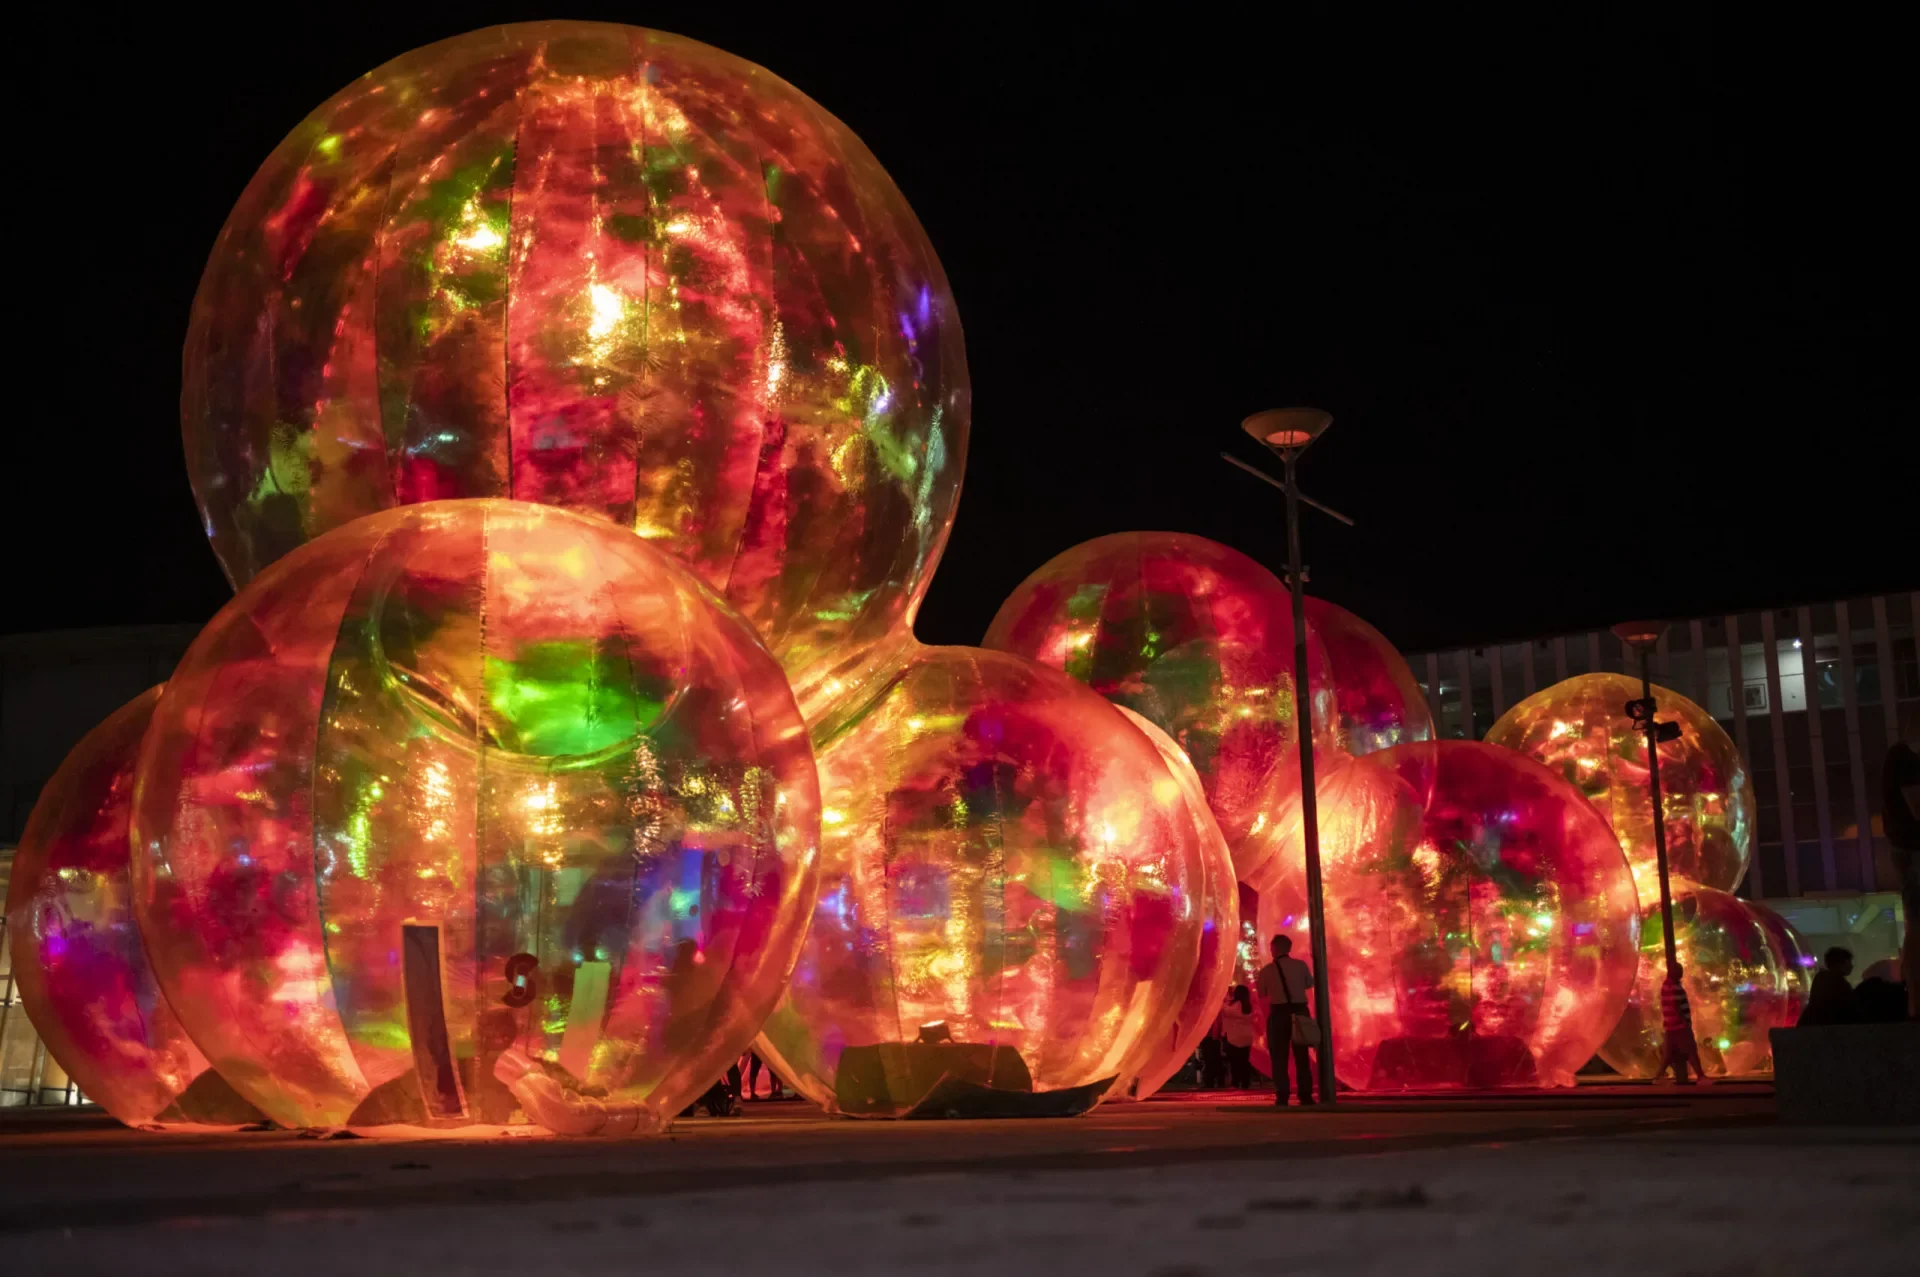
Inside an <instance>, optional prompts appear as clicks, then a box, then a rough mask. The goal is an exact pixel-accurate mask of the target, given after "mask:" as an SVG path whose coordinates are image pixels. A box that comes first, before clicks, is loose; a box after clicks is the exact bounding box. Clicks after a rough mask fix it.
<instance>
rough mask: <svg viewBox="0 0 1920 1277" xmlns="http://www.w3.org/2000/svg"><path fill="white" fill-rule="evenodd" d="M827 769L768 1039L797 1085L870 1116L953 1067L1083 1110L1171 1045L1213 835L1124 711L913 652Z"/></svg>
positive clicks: (1051, 677)
mask: <svg viewBox="0 0 1920 1277" xmlns="http://www.w3.org/2000/svg"><path fill="white" fill-rule="evenodd" d="M819 767H820V788H821V802H822V809H821V816H822V829H821V882H820V897H819V903H818V905H817V906H816V907H815V909H814V913H813V923H812V927H811V929H810V931H809V932H808V935H807V941H806V947H805V949H804V951H803V952H802V954H801V957H800V961H799V963H798V965H796V966H795V968H794V971H793V977H792V981H791V983H790V984H789V986H788V988H787V992H786V996H785V997H784V998H783V999H782V1001H781V1003H780V1005H779V1007H778V1008H777V1009H776V1010H775V1011H774V1013H773V1015H772V1017H771V1018H770V1019H769V1020H768V1021H767V1024H766V1027H765V1029H764V1031H763V1033H762V1035H761V1039H760V1046H759V1050H760V1051H761V1054H762V1056H763V1058H765V1059H767V1060H768V1061H769V1062H770V1063H771V1064H773V1066H774V1067H775V1068H776V1069H777V1070H778V1071H779V1072H780V1074H781V1076H783V1077H784V1078H786V1079H787V1081H788V1082H789V1083H790V1084H791V1085H793V1086H794V1088H795V1089H796V1090H798V1091H799V1092H800V1093H801V1094H803V1095H805V1096H807V1097H808V1098H809V1099H811V1100H813V1101H814V1102H815V1103H817V1104H820V1105H822V1106H823V1107H825V1108H826V1109H828V1111H830V1112H837V1113H845V1114H850V1115H863V1116H901V1115H904V1114H906V1113H909V1112H911V1111H913V1110H914V1108H915V1107H916V1106H917V1105H919V1104H921V1102H922V1101H927V1100H929V1097H930V1095H932V1093H933V1090H934V1088H935V1086H936V1084H938V1083H939V1082H940V1081H941V1079H942V1078H943V1077H945V1078H948V1079H950V1081H953V1082H959V1083H962V1084H965V1085H967V1086H969V1087H971V1088H973V1089H974V1090H975V1091H977V1092H981V1093H985V1094H986V1095H987V1098H989V1099H995V1100H996V1101H997V1102H1004V1103H1012V1102H1014V1101H1015V1100H1024V1099H1031V1098H1033V1097H1036V1096H1042V1095H1045V1094H1046V1093H1048V1092H1056V1091H1058V1092H1072V1091H1076V1090H1080V1089H1082V1088H1087V1089H1088V1090H1087V1095H1086V1102H1087V1103H1091V1102H1093V1101H1094V1099H1095V1098H1096V1096H1095V1095H1094V1093H1093V1091H1094V1090H1095V1089H1097V1087H1098V1085H1099V1084H1101V1083H1105V1082H1108V1081H1109V1080H1111V1079H1115V1078H1119V1077H1126V1078H1131V1077H1134V1076H1138V1075H1140V1073H1141V1072H1142V1071H1143V1070H1144V1068H1145V1067H1146V1066H1148V1065H1149V1064H1151V1063H1152V1062H1153V1061H1154V1060H1156V1059H1157V1058H1158V1057H1159V1055H1160V1054H1161V1053H1162V1052H1163V1051H1164V1050H1165V1049H1166V1043H1167V1042H1168V1040H1169V1039H1170V1038H1171V1036H1172V1030H1173V1022H1174V1020H1175V1017H1176V1016H1177V1015H1178V1014H1179V1013H1180V1009H1181V1007H1182V1006H1183V1005H1184V1003H1185V1001H1186V999H1187V998H1188V994H1189V990H1190V988H1191V986H1192V984H1193V978H1194V971H1195V969H1196V967H1197V965H1198V964H1199V961H1200V955H1201V945H1202V938H1203V933H1204V930H1205V924H1206V913H1205V909H1204V903H1205V901H1206V900H1207V899H1208V872H1209V870H1208V859H1207V852H1206V850H1205V842H1204V840H1205V837H1206V830H1205V828H1204V827H1203V826H1199V825H1198V824H1197V822H1196V821H1195V819H1194V815H1193V812H1192V811H1191V810H1190V808H1189V805H1188V804H1189V796H1188V795H1186V794H1185V793H1183V790H1182V786H1181V782H1180V779H1179V777H1178V776H1177V775H1176V774H1175V772H1174V771H1173V770H1171V769H1170V768H1169V766H1168V764H1167V763H1166V761H1165V760H1164V759H1163V758H1162V756H1161V754H1160V752H1159V750H1157V749H1156V748H1155V746H1154V743H1153V742H1152V741H1150V740H1148V739H1147V738H1146V737H1145V736H1144V735H1142V734H1141V733H1140V732H1139V731H1138V730H1137V729H1136V728H1135V727H1134V726H1133V725H1132V724H1131V723H1129V722H1128V721H1127V719H1126V717H1125V716H1124V715H1123V714H1121V713H1120V712H1119V711H1118V710H1116V709H1115V708H1114V707H1113V706H1112V705H1109V704H1108V703H1107V702H1106V701H1104V700H1102V699H1101V698H1100V697H1098V696H1095V695H1094V694H1093V693H1091V692H1089V691H1088V690H1087V689H1086V688H1084V687H1082V686H1080V685H1079V684H1078V683H1076V682H1074V681H1073V680H1072V679H1069V678H1067V677H1066V676H1064V675H1062V674H1060V673H1059V672H1058V671H1055V670H1051V669H1047V668H1046V667H1044V666H1041V665H1038V664H1035V663H1034V662H1031V661H1027V660H1023V659H1021V658H1019V657H1016V656H1010V655H1007V654H1006V653H1003V652H991V651H984V650H980V649H975V648H963V647H930V648H920V649H918V650H917V651H916V652H915V654H914V655H913V657H912V659H910V660H909V661H908V662H907V663H906V664H905V665H904V666H903V667H902V668H901V669H900V670H898V671H897V672H896V673H895V674H894V675H893V677H892V678H891V679H890V681H889V682H888V683H887V684H886V686H885V687H884V689H883V690H882V691H881V692H880V694H879V695H878V697H876V698H875V699H874V700H873V701H872V702H871V703H870V704H868V705H867V706H865V707H864V708H863V709H862V710H861V712H860V713H859V714H858V715H857V716H856V717H855V718H854V719H853V721H852V722H851V723H850V724H849V725H847V726H846V727H844V728H842V729H841V730H840V732H839V733H838V734H836V735H835V736H833V737H832V738H831V739H829V740H827V741H825V742H823V743H822V744H821V746H820V748H819ZM930 1102H935V1103H939V1102H940V1101H939V1098H938V1097H937V1096H934V1098H933V1100H932V1101H930Z"/></svg>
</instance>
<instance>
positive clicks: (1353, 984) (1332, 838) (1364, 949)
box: [1256, 740, 1637, 1091]
mask: <svg viewBox="0 0 1920 1277" xmlns="http://www.w3.org/2000/svg"><path fill="white" fill-rule="evenodd" d="M1315 789H1316V793H1317V797H1318V799H1319V813H1320V854H1321V861H1322V874H1323V881H1324V884H1325V897H1326V918H1327V949H1328V963H1329V967H1330V969H1331V970H1330V974H1331V976H1332V980H1331V983H1332V994H1333V1028H1334V1065H1335V1070H1336V1072H1337V1074H1338V1076H1339V1078H1340V1080H1341V1081H1343V1082H1345V1083H1346V1084H1347V1085H1348V1086H1351V1087H1354V1088H1356V1089H1359V1090H1372V1091H1392V1090H1408V1089H1424V1088H1429V1087H1461V1086H1470V1087H1489V1086H1532V1085H1541V1086H1570V1085H1572V1083H1573V1075H1574V1073H1575V1071H1577V1070H1578V1069H1579V1068H1580V1066H1581V1065H1583V1064H1585V1063H1586V1062H1587V1061H1588V1060H1589V1059H1590V1058H1591V1057H1592V1056H1593V1053H1594V1051H1595V1049H1596V1048H1597V1047H1598V1046H1599V1045H1600V1043H1601V1041H1602V1040H1604V1039H1605V1038H1606V1036H1607V1034H1608V1032H1609V1031H1610V1030H1611V1029H1612V1028H1613V1026H1614V1024H1615V1022H1616V1021H1617V1020H1618V1019H1619V1018H1620V1013H1621V1010H1622V1009H1623V1008H1624V1007H1625V1005H1626V1000H1627V995H1628V993H1629V992H1630V991H1631V989H1632V988H1633V980H1634V970H1635V962H1636V955H1635V948H1634V939H1635V920H1636V914H1637V902H1636V897H1635V894H1634V886H1633V875H1632V873H1631V871H1630V870H1629V869H1628V867H1627V862H1626V857H1625V856H1624V855H1622V854H1621V851H1620V846H1619V844H1618V843H1617V842H1616V841H1615V840H1614V837H1613V834H1612V833H1611V832H1610V831H1609V830H1608V828H1607V825H1606V822H1605V821H1604V820H1602V819H1601V818H1600V816H1599V814H1598V813H1597V812H1595V811H1594V810H1593V808H1592V807H1591V806H1590V805H1588V803H1587V802H1586V800H1585V799H1583V798H1582V797H1581V796H1580V793H1579V791H1577V790H1576V789H1574V788H1573V787H1572V786H1571V785H1569V784H1567V783H1566V782H1565V781H1563V780H1561V779H1560V778H1559V777H1558V776H1556V775H1555V774H1554V773H1552V772H1550V771H1548V770H1547V769H1546V768H1544V767H1542V766H1540V765H1539V764H1538V763H1535V762H1532V761H1531V760H1529V759H1526V758H1523V757H1521V756H1520V755H1518V754H1515V753H1512V752H1511V751H1508V750H1502V749H1496V748H1494V747H1493V746H1490V745H1484V744H1481V743H1479V742H1476V741H1458V740H1440V741H1427V742H1416V743H1412V744H1405V745H1396V746H1393V747H1391V748H1389V749H1385V750H1382V751H1380V752H1378V753H1375V754H1372V755H1369V756H1367V757H1363V758H1353V759H1344V760H1340V761H1339V762H1338V764H1337V765H1336V766H1335V767H1334V768H1333V770H1332V771H1331V772H1330V773H1329V774H1327V775H1326V776H1325V777H1324V778H1323V779H1321V780H1320V781H1319V783H1318V784H1317V785H1316V786H1315ZM1282 846H1283V848H1284V852H1283V854H1282V855H1280V856H1278V857H1277V858H1276V859H1275V860H1274V861H1273V862H1272V863H1271V865H1270V866H1269V871H1268V875H1267V876H1266V877H1265V878H1264V879H1263V880H1262V881H1261V882H1260V883H1258V884H1256V886H1257V887H1258V888H1259V891H1260V935H1261V940H1262V943H1263V944H1264V943H1265V942H1266V940H1267V939H1269V938H1270V937H1271V936H1273V935H1274V934H1276V933H1286V934H1290V935H1292V936H1293V937H1294V941H1295V950H1294V951H1295V953H1296V954H1297V955H1299V956H1306V953H1307V945H1308V942H1309V941H1310V940H1311V936H1310V934H1309V931H1308V927H1307V923H1306V919H1307V916H1308V911H1307V901H1306V881H1305V878H1306V875H1305V871H1304V867H1303V862H1302V853H1301V851H1300V840H1299V837H1298V832H1297V829H1296V830H1294V831H1293V832H1292V833H1291V835H1290V836H1289V837H1287V838H1286V839H1285V840H1284V841H1283V843H1282Z"/></svg>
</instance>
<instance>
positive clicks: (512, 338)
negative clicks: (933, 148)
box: [181, 22, 968, 715]
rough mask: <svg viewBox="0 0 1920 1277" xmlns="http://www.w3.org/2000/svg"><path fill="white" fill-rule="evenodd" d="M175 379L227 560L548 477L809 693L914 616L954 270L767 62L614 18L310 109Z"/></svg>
mask: <svg viewBox="0 0 1920 1277" xmlns="http://www.w3.org/2000/svg"><path fill="white" fill-rule="evenodd" d="M184 373H185V378H184V389H183V393H182V396H181V415H182V421H183V425H184V431H185V439H186V447H187V459H188V472H189V474H190V475H191V477H192V479H193V484H194V491H195V493H196V495H197V496H198V498H199V501H200V506H201V510H202V512H203V514H204V515H205V519H206V524H207V527H208V529H209V530H210V532H211V534H212V537H213V545H214V551H215V553H216V554H218V555H219V557H220V560H221V562H222V564H223V565H224V566H225V567H226V570H227V573H228V575H229V576H230V577H232V579H233V580H234V581H235V583H236V584H244V583H245V582H247V581H248V580H249V579H251V578H252V577H253V576H254V575H255V574H256V573H257V572H259V571H260V570H261V569H262V568H264V567H265V566H266V565H267V564H269V563H271V562H273V561H274V560H275V559H277V558H279V557H280V556H281V555H283V554H285V553H286V552H287V551H289V550H290V549H292V548H293V547H294V546H296V545H299V544H300V543H301V542H303V541H305V540H307V539H309V538H311V537H314V536H317V535H319V534H320V533H322V532H324V531H326V530H327V529H329V528H335V527H339V526H340V525H342V524H344V523H346V522H347V521H348V520H350V519H353V518H356V517H358V516H360V515H364V514H369V513H372V512H373V511H376V510H384V509H387V508H389V507H391V506H394V505H399V504H404V503H408V502H416V501H429V500H435V499H438V498H446V497H514V498H518V499H520V500H526V501H536V502H541V503H544V504H549V505H556V506H562V507H564V508H566V509H570V510H574V511H578V512H582V513H587V514H593V515H597V516H600V517H602V518H605V519H610V520H612V521H613V522H614V523H617V524H619V525H621V526H622V527H627V528H631V529H633V530H634V531H636V532H638V533H639V534H640V535H641V536H643V537H646V538H648V539H649V540H651V541H653V542H654V543H655V544H657V545H658V546H659V547H660V548H662V549H665V550H667V551H669V552H671V553H672V554H674V555H676V556H678V557H679V558H680V559H681V560H682V561H684V562H686V563H687V564H689V565H691V566H692V567H693V569H694V570H695V571H696V572H697V573H699V575H700V576H701V577H702V578H704V579H705V580H706V581H707V583H708V584H709V585H711V586H712V587H713V588H714V589H715V590H717V591H719V592H720V593H722V594H723V595H725V596H726V598H727V599H728V600H729V601H730V602H731V603H732V604H733V605H734V606H735V607H736V608H737V609H739V611H740V612H741V613H742V615H744V616H746V617H747V619H748V620H749V621H751V622H752V623H753V624H754V625H755V626H756V627H757V628H758V629H759V631H760V633H761V636H762V637H763V638H764V639H765V640H766V642H767V644H768V646H769V647H770V648H771V649H772V650H773V652H774V654H775V655H776V656H778V657H779V658H780V659H781V661H782V662H783V664H784V665H785V667H786V669H787V670H788V672H789V674H790V675H791V676H792V678H793V681H794V685H795V688H796V690H797V693H798V695H799V698H800V700H801V703H802V705H803V707H805V708H807V709H808V711H809V713H810V715H811V714H815V713H817V712H825V710H824V708H823V707H825V706H827V705H829V704H830V703H831V702H832V701H833V700H834V699H835V698H836V697H837V696H839V695H841V694H845V693H847V692H850V691H851V690H852V689H853V687H854V686H855V685H857V684H859V683H860V682H861V681H862V680H863V679H864V678H866V677H867V676H868V675H869V674H870V672H871V667H872V664H873V662H875V661H879V660H883V659H884V658H885V657H886V656H887V655H888V654H889V649H892V648H898V647H900V646H901V645H902V644H904V643H905V642H906V641H907V638H906V629H905V626H906V624H907V623H908V622H910V621H911V619H912V615H913V612H914V611H915V609H916V608H917V607H918V605H919V600H920V596H921V594H922V592H923V591H924V590H925V588H926V584H927V580H928V577H929V576H930V574H931V573H932V570H933V565H934V562H935V561H936V560H937V559H938V557H939V554H940V551H941V548H942V547H943V546H944V544H945V542H946V537H947V530H948V528H949V526H950V524H951V523H952V519H953V510H954V503H955V501H956V499H957V498H958V495H959V489H960V472H961V467H962V462H963V459H964V454H965V451H966V439H967V422H968V386H967V368H966V357H965V352H964V349H963V345H962V341H961V335H960V323H959V318H958V315H957V314H956V312H955V309H954V304H953V296H952V294H951V292H950V291H949V290H948V287H947V281H946V276H945V274H944V273H943V272H942V270H941V267H940V262H939V259H938V257H936V256H935V254H934V251H933V248H932V246H931V245H930V244H929V243H928V241H927V237H926V234H925V232H924V231H922V230H921V228H920V224H919V222H918V221H917V220H915V218H914V215H913V212H912V210H911V209H910V208H908V206H907V202H906V200H905V199H904V198H903V197H902V196H901V194H900V192H899V190H898V189H897V188H896V187H895V186H894V184H893V182H892V180H891V179H890V178H889V177H888V176H887V174H886V172H885V171H884V170H883V169H882V168H881V167H880V164H879V162H878V161H876V160H875V159H874V157H873V155H872V154H871V153H870V152H869V151H868V150H867V149H866V147H865V146H863V145H862V144H861V142H860V140H859V139H858V138H856V137H855V136H854V135H853V133H852V132H851V131H849V130H848V129H847V127H846V126H845V125H843V124H841V123H840V122H839V121H838V120H836V119H834V118H833V117H832V116H831V115H829V114H828V113H827V112H826V111H824V110H822V109H821V108H820V106H819V105H817V104H816V103H814V102H813V101H811V100H810V99H809V98H807V97H806V95H805V94H803V93H801V92H800V91H799V90H797V89H795V88H794V87H793V86H792V85H790V84H787V83H786V82H785V81H783V80H781V79H779V78H778V77H776V76H774V75H772V74H770V73H768V72H767V71H765V70H763V69H761V68H760V67H757V66H754V65H752V64H751V63H747V62H743V61H741V60H740V59H739V58H735V57H733V56H731V55H729V54H726V53H723V52H721V51H720V50H718V49H714V48H710V47H708V46H706V45H703V44H699V43H696V42H694V41H692V40H686V39H682V38H680V37H678V36H672V35H666V34H663V33H660V32H657V31H647V30H642V29H640V28H638V27H627V26H616V25H610V24H604V23H589V22H540V23H528V24H525V25H519V26H506V27H493V28H489V29H487V30H483V31H475V32H472V33H470V34H467V35H463V36H458V37H455V38H453V39H450V40H444V41H441V42H440V43H438V44H434V45H429V46H427V47H425V48H422V49H417V50H415V51H413V52H411V53H408V54H405V55H404V56H402V57H400V58H397V59H395V60H394V61H392V62H389V63H387V64H386V65H385V66H382V67H380V68H378V69H377V70H375V71H373V72H371V73H370V74H368V75H366V76H363V77H361V78H360V79H358V80H356V81H354V82H353V83H352V84H351V85H348V86H347V87H346V88H344V89H342V90H341V91H340V92H339V93H337V94H335V95H334V96H333V97H332V98H330V99H328V100H327V101H326V102H325V103H323V104H321V106H320V107H319V108H318V109H317V110H315V111H314V112H313V114H312V115H310V116H308V117H307V118H306V120H304V121H302V122H301V123H300V125H299V126H298V127H297V128H295V129H294V130H293V132H292V133H291V134H289V135H288V136H287V138H286V140H285V141H283V142H282V143H281V144H280V145H279V146H278V147H277V148H276V149H275V150H274V152H273V154H272V155H271V156H269V157H268V158H267V160H266V162H265V163H264V164H263V165H261V167H260V170H259V172H258V173H256V174H255V175H254V178H253V180H252V182H250V183H249V184H248V186H247V189H246V191H245V193H244V194H242V195H241V197H240V200H239V203H238V204H236V205H235V207H234V209H233V212H232V213H231V214H230V215H229V217H228V219H227V223H226V225H225V227H224V228H223V229H222V230H221V232H220V238H219V240H218V242H217V243H216V244H215V246H214V250H213V254H212V257H211V258H210V260H209V261H208V263H207V267H206V272H205V274H204V275H203V276H202V278H201V281H200V290H199V293H198V295H197V296H196V297H195V299H194V306H193V314H192V319H191V324H190V327H189V330H188V337H187V346H186V353H185V367H184ZM836 684H838V685H841V686H840V687H838V688H836Z"/></svg>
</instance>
